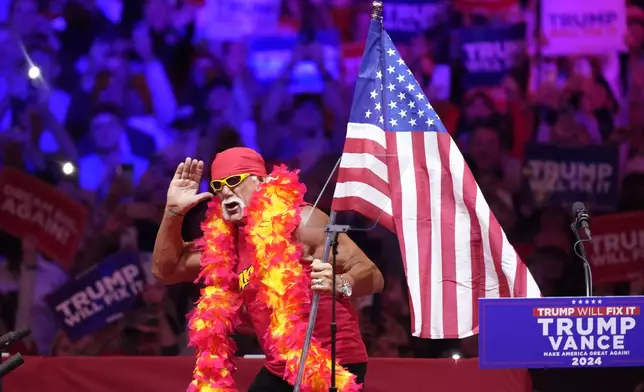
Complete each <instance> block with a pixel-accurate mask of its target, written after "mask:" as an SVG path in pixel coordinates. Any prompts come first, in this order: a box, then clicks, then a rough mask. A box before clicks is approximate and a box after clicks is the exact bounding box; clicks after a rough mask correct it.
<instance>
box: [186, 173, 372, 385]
mask: <svg viewBox="0 0 644 392" xmlns="http://www.w3.org/2000/svg"><path fill="white" fill-rule="evenodd" d="M305 192H306V187H305V186H304V185H303V184H301V183H300V182H299V180H298V175H297V171H296V172H290V171H288V170H287V169H286V167H284V166H279V167H276V168H275V170H274V171H273V172H272V173H271V174H270V176H269V180H268V181H266V182H264V183H262V184H261V185H260V186H259V188H258V189H257V191H256V192H255V194H254V195H253V199H252V201H251V202H250V204H249V205H248V206H247V209H246V212H247V225H246V226H245V229H244V236H245V238H246V241H247V242H248V243H249V244H251V245H252V248H254V252H253V251H251V255H250V256H251V260H252V262H253V272H254V276H252V277H251V279H257V282H258V287H259V291H258V294H257V301H262V302H264V303H265V304H266V306H267V307H268V308H269V309H270V311H271V318H270V326H269V330H268V331H267V333H266V341H267V342H269V347H271V350H272V351H273V354H274V355H275V356H276V357H277V358H281V359H282V360H284V361H285V362H286V370H285V374H284V375H283V377H284V379H285V380H286V381H288V382H289V383H290V384H291V385H293V384H294V383H295V380H296V377H297V371H298V368H299V361H300V355H301V352H302V347H303V345H304V337H305V331H306V326H307V318H308V312H309V310H310V298H311V290H310V277H309V276H308V275H307V274H306V273H305V272H304V268H303V266H302V264H301V262H300V260H301V257H302V249H301V248H302V247H301V244H299V243H297V242H295V241H293V232H294V231H295V229H296V228H297V227H298V226H299V224H300V212H301V206H302V205H304V193H305ZM202 228H203V230H204V238H203V239H202V241H201V243H200V246H201V247H202V251H203V254H202V258H201V268H202V271H201V274H200V276H199V278H198V280H201V279H203V281H204V283H205V285H206V287H205V288H204V289H203V290H202V292H201V298H200V299H199V301H198V302H197V306H196V308H195V310H194V312H193V313H192V315H191V316H190V322H189V328H190V344H191V345H192V346H194V347H195V348H196V350H197V354H196V357H197V358H196V364H195V369H194V373H193V376H194V377H193V381H192V383H191V384H190V386H189V388H188V392H215V391H222V392H224V391H226V392H232V391H236V390H237V389H236V387H235V380H234V379H233V371H234V370H235V367H234V363H233V357H234V353H235V347H234V343H233V341H232V340H231V339H230V337H229V336H230V335H231V334H232V333H233V330H234V325H233V324H234V322H233V320H234V317H235V316H236V315H237V312H238V310H239V307H240V305H241V300H240V298H239V295H238V291H239V289H238V279H237V276H236V275H235V273H234V271H235V267H236V264H237V252H236V228H235V226H233V225H231V224H230V223H228V222H226V221H225V220H224V219H223V218H222V213H221V203H220V202H218V201H216V200H213V201H211V202H210V204H209V209H208V215H207V217H206V220H205V221H204V223H203V224H202ZM336 370H337V371H336V386H337V387H338V390H340V391H342V392H354V391H359V390H360V388H359V387H358V386H357V384H356V382H355V376H354V375H353V374H351V373H350V372H349V371H347V370H346V369H344V368H343V367H341V366H340V365H339V364H336ZM330 379H331V357H330V354H329V352H328V350H326V349H325V348H323V347H322V346H321V345H320V343H319V342H318V341H317V340H316V339H313V341H312V342H311V349H310V351H309V353H308V356H307V360H306V367H305V371H304V377H303V381H302V386H301V390H302V392H324V391H326V390H328V388H329V385H330Z"/></svg>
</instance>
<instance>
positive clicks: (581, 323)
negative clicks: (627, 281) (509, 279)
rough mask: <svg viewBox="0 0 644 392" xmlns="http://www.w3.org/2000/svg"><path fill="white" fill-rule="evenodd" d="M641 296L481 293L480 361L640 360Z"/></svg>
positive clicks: (537, 364) (561, 364)
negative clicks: (487, 295)
mask: <svg viewBox="0 0 644 392" xmlns="http://www.w3.org/2000/svg"><path fill="white" fill-rule="evenodd" d="M643 306H644V296H632V297H585V296H583V297H551V298H482V299H480V300H479V326H480V328H479V367H480V368H481V369H510V368H528V369H535V368H539V369H543V368H593V367H627V366H644V318H643V316H642V307H643Z"/></svg>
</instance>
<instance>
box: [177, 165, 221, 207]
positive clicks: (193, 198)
mask: <svg viewBox="0 0 644 392" xmlns="http://www.w3.org/2000/svg"><path fill="white" fill-rule="evenodd" d="M202 174H203V161H200V160H197V159H191V158H186V161H185V162H182V163H180V164H179V166H177V170H176V171H175V173H174V177H173V178H172V181H171V182H170V187H169V188H168V198H167V202H166V210H168V211H171V213H174V214H178V215H184V214H185V213H186V212H188V210H190V209H191V208H192V207H194V206H195V205H197V204H198V203H200V202H202V201H204V200H208V199H210V198H211V197H212V196H213V195H212V193H210V192H203V193H198V192H199V184H200V183H201V176H202Z"/></svg>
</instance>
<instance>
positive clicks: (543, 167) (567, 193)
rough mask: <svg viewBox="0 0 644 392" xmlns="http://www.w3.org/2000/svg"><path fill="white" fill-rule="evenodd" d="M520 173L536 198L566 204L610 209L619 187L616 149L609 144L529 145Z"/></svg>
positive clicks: (551, 202) (552, 203) (614, 201)
mask: <svg viewBox="0 0 644 392" xmlns="http://www.w3.org/2000/svg"><path fill="white" fill-rule="evenodd" d="M525 157H526V166H525V170H524V174H525V177H526V180H527V181H528V183H529V185H530V189H531V190H532V192H533V193H534V195H535V197H536V199H537V201H539V202H540V203H542V204H546V205H552V206H566V207H568V206H570V205H571V204H573V203H574V202H576V201H582V202H584V203H587V207H589V206H590V207H591V208H592V209H593V210H595V211H597V210H603V211H610V210H612V209H614V207H615V204H616V203H617V196H618V190H619V152H618V150H617V148H616V147H613V146H584V147H568V148H566V147H558V146H551V145H548V144H534V143H533V144H530V145H528V146H527V148H526V152H525Z"/></svg>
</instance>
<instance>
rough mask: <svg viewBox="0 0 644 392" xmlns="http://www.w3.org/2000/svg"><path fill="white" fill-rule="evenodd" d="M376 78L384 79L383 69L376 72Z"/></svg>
mask: <svg viewBox="0 0 644 392" xmlns="http://www.w3.org/2000/svg"><path fill="white" fill-rule="evenodd" d="M376 78H378V79H382V71H381V70H378V71H377V72H376Z"/></svg>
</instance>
